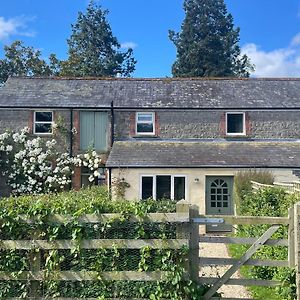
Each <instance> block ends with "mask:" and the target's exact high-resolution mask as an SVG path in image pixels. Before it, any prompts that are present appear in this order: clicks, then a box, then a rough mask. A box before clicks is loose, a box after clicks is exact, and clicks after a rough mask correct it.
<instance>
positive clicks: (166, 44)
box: [0, 0, 300, 77]
mask: <svg viewBox="0 0 300 300" xmlns="http://www.w3.org/2000/svg"><path fill="white" fill-rule="evenodd" d="M225 1H226V4H227V8H228V10H229V12H230V13H232V15H233V17H234V23H235V25H236V26H239V27H240V28H241V33H240V38H241V42H240V45H241V47H242V49H243V52H244V53H247V54H248V55H249V56H250V58H251V59H252V62H253V63H254V64H255V65H256V71H255V73H254V74H253V76H258V77H285V76H289V77H295V76H296V77H300V0H225ZM98 2H100V4H101V5H102V7H103V8H106V9H108V10H109V11H110V12H109V15H108V20H109V22H110V24H111V27H112V30H113V33H114V35H115V36H116V37H117V38H118V40H119V42H120V43H121V44H122V45H123V46H124V47H125V48H126V46H128V45H131V46H133V47H134V56H135V58H136V59H137V60H138V64H137V66H136V72H135V73H134V77H165V76H170V75H171V66H172V63H173V62H174V59H175V56H176V49H175V47H174V45H173V44H172V43H171V41H169V39H168V30H169V29H174V30H175V31H178V30H179V29H180V25H181V22H182V20H183V18H184V12H183V9H182V4H183V0H151V1H146V0H101V1H98ZM87 4H88V0H73V1H71V0H51V1H49V0H42V1H41V0H1V9H0V48H1V50H0V56H1V57H2V56H3V46H4V45H5V44H9V43H11V42H12V41H14V40H16V39H20V40H23V41H24V42H25V43H26V45H30V46H33V47H35V48H37V49H40V50H41V51H42V54H43V56H44V57H47V56H48V55H49V54H50V53H56V54H57V56H58V57H59V58H60V59H64V58H66V52H67V44H66V39H67V38H68V37H69V36H70V32H71V24H72V23H75V22H76V18H77V13H78V11H84V10H85V8H86V6H87Z"/></svg>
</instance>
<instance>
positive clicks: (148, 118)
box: [137, 113, 153, 122]
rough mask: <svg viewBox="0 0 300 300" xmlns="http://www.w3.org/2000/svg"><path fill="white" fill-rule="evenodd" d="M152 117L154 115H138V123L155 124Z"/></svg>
mask: <svg viewBox="0 0 300 300" xmlns="http://www.w3.org/2000/svg"><path fill="white" fill-rule="evenodd" d="M152 117H153V115H152V114H147V113H145V114H138V117H137V120H138V122H153V120H152Z"/></svg>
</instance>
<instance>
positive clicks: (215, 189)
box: [205, 176, 233, 232]
mask: <svg viewBox="0 0 300 300" xmlns="http://www.w3.org/2000/svg"><path fill="white" fill-rule="evenodd" d="M205 195H206V196H205V198H206V200H205V201H206V214H207V215H232V214H233V177H232V176H207V177H206V191H205ZM206 231H209V232H212V231H231V225H227V224H225V225H224V224H220V225H215V224H213V225H207V227H206Z"/></svg>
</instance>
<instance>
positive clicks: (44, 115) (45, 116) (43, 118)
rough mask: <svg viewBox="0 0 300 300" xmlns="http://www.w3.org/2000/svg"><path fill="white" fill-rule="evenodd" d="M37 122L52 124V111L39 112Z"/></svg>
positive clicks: (36, 115) (36, 116) (36, 117)
mask: <svg viewBox="0 0 300 300" xmlns="http://www.w3.org/2000/svg"><path fill="white" fill-rule="evenodd" d="M35 120H36V121H38V122H52V112H51V111H43V112H42V111H37V112H36V113H35Z"/></svg>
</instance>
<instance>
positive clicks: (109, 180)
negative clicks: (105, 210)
mask: <svg viewBox="0 0 300 300" xmlns="http://www.w3.org/2000/svg"><path fill="white" fill-rule="evenodd" d="M111 191H112V189H111V168H108V196H109V199H110V200H111V199H112V192H111Z"/></svg>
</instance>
